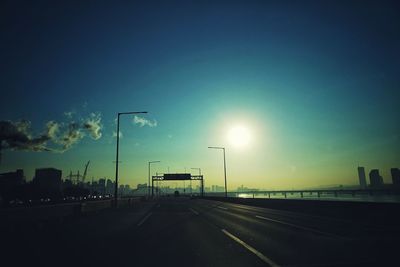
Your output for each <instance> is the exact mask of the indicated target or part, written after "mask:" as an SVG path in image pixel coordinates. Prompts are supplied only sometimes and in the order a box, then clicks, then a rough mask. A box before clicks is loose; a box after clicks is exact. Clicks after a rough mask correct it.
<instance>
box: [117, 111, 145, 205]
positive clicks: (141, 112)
mask: <svg viewBox="0 0 400 267" xmlns="http://www.w3.org/2000/svg"><path fill="white" fill-rule="evenodd" d="M143 113H147V111H131V112H118V116H117V153H116V154H117V155H116V156H115V190H114V201H115V207H118V205H117V204H118V203H117V202H118V162H119V161H118V160H119V117H120V116H121V115H129V114H143Z"/></svg>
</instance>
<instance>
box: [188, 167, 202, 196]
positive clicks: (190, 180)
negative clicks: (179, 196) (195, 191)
mask: <svg viewBox="0 0 400 267" xmlns="http://www.w3.org/2000/svg"><path fill="white" fill-rule="evenodd" d="M191 169H192V170H198V171H199V175H201V169H200V168H191ZM190 195H192V179H190Z"/></svg>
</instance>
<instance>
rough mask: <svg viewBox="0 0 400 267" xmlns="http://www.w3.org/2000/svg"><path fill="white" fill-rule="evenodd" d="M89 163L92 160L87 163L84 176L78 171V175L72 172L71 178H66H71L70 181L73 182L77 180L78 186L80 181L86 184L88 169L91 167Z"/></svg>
mask: <svg viewBox="0 0 400 267" xmlns="http://www.w3.org/2000/svg"><path fill="white" fill-rule="evenodd" d="M89 163H90V160H89V161H88V162H87V163H86V165H85V170H84V171H83V175H80V173H79V171H78V172H77V173H76V174H72V171H70V173H69V176H67V177H66V178H69V180H70V181H71V182H72V181H73V178H75V180H76V184H79V181H80V182H81V183H84V182H85V179H86V175H87V170H88V167H89Z"/></svg>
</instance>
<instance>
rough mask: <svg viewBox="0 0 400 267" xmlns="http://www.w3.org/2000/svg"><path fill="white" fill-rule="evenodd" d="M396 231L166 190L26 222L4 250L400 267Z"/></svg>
mask: <svg viewBox="0 0 400 267" xmlns="http://www.w3.org/2000/svg"><path fill="white" fill-rule="evenodd" d="M398 237H399V234H398V231H397V230H396V229H390V228H385V229H382V228H379V227H377V226H373V225H363V224H360V223H355V222H351V221H345V220H339V219H329V218H324V217H317V216H310V215H305V214H301V213H293V212H285V211H280V210H271V209H266V208H257V207H251V206H244V205H237V204H229V203H223V202H218V201H210V200H200V199H189V198H183V197H165V198H162V199H159V200H157V201H153V202H147V203H144V204H140V207H136V208H131V209H121V210H108V211H102V212H99V213H97V214H92V215H88V216H84V217H82V218H74V219H71V220H70V221H67V222H63V223H61V224H60V223H59V224H55V225H53V226H52V225H50V226H46V227H44V228H43V229H35V230H32V229H26V230H25V233H24V234H22V235H21V236H14V238H13V243H14V244H9V245H8V249H7V250H3V252H6V253H7V254H4V255H5V256H6V257H9V258H10V259H12V260H13V261H14V263H15V264H13V265H7V266H16V265H22V264H23V263H24V262H25V261H27V260H28V262H30V264H33V263H35V265H36V264H37V263H42V264H43V265H52V266H60V265H63V266H64V265H67V266H95V265H98V266H105V265H107V266H399V265H398V262H397V261H395V260H396V258H397V255H396V253H397V252H396V251H398V246H399V242H398V241H399V240H400V239H399V238H398ZM18 255H19V256H18ZM2 258H3V259H4V257H2ZM2 266H6V265H2ZM25 266H26V265H25ZM37 266H39V265H37Z"/></svg>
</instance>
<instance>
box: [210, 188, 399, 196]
mask: <svg viewBox="0 0 400 267" xmlns="http://www.w3.org/2000/svg"><path fill="white" fill-rule="evenodd" d="M207 194H209V193H207ZM211 194H218V193H211ZM219 194H221V193H219ZM241 194H246V195H253V197H255V196H256V195H264V196H265V197H266V198H271V196H283V197H284V198H287V197H288V196H293V195H296V196H299V197H300V198H305V197H309V196H316V197H322V196H333V197H339V196H344V195H348V196H353V197H355V196H379V195H389V196H390V195H392V196H393V195H395V196H400V189H398V188H376V189H372V188H371V189H311V190H248V191H233V192H232V191H231V192H228V195H229V196H231V197H240V195H241Z"/></svg>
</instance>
